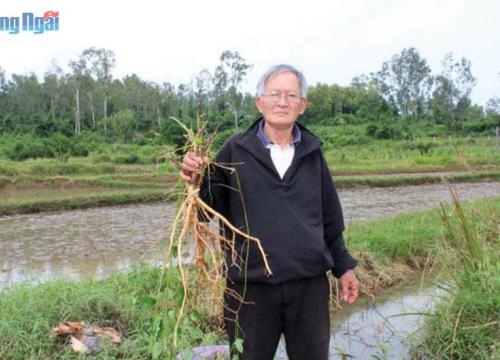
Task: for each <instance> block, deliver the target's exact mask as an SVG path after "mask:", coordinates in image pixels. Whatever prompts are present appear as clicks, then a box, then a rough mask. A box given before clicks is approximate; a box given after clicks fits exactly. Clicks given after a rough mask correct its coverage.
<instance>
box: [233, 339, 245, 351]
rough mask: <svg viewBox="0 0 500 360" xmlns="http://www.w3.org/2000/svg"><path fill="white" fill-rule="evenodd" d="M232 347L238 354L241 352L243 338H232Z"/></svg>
mask: <svg viewBox="0 0 500 360" xmlns="http://www.w3.org/2000/svg"><path fill="white" fill-rule="evenodd" d="M233 349H234V350H236V351H237V352H239V353H240V354H241V353H243V339H236V340H234V342H233Z"/></svg>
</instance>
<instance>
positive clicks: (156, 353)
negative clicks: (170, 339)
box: [151, 342, 162, 359]
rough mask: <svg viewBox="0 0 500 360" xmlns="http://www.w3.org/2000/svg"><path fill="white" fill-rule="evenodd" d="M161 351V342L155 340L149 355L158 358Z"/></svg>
mask: <svg viewBox="0 0 500 360" xmlns="http://www.w3.org/2000/svg"><path fill="white" fill-rule="evenodd" d="M161 353H162V347H161V343H160V342H156V343H155V344H154V345H153V350H152V351H151V356H152V357H153V359H159V358H160V355H161Z"/></svg>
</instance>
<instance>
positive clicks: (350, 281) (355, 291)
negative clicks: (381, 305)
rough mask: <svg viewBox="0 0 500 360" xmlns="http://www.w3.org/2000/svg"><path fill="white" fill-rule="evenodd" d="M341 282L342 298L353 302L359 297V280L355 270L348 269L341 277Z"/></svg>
mask: <svg viewBox="0 0 500 360" xmlns="http://www.w3.org/2000/svg"><path fill="white" fill-rule="evenodd" d="M340 282H341V284H342V292H341V297H342V300H344V301H345V302H347V303H349V304H353V303H354V302H355V301H356V300H357V299H358V297H359V281H358V279H357V278H356V274H355V273H354V270H347V271H346V272H345V273H344V274H343V275H342V276H341V277H340Z"/></svg>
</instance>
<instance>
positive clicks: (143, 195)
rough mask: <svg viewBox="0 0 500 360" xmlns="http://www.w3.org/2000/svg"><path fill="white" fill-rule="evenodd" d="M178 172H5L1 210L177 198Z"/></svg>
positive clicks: (383, 181) (360, 182) (466, 177)
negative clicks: (63, 173) (48, 174)
mask: <svg viewBox="0 0 500 360" xmlns="http://www.w3.org/2000/svg"><path fill="white" fill-rule="evenodd" d="M176 180H177V176H176V175H154V174H147V173H146V174H133V173H132V174H131V173H124V174H105V175H72V176H70V175H67V176H34V175H16V176H10V177H8V176H0V215H12V214H27V213H34V212H40V211H54V210H72V209H83V208H88V207H97V206H112V205H124V204H131V203H147V202H154V201H161V200H168V199H170V198H172V193H173V191H175V183H176ZM498 180H500V171H498V170H497V171H482V172H475V173H462V174H453V173H452V174H448V175H433V174H405V175H393V176H335V183H336V185H337V187H338V188H352V187H360V186H376V187H388V186H399V185H422V184H435V183H441V182H444V181H447V182H452V183H453V182H473V181H498Z"/></svg>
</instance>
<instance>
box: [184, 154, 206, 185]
mask: <svg viewBox="0 0 500 360" xmlns="http://www.w3.org/2000/svg"><path fill="white" fill-rule="evenodd" d="M203 164H208V158H207V157H205V158H202V157H201V156H196V155H195V154H194V153H193V152H188V153H186V155H184V158H183V159H182V164H181V173H180V175H181V178H182V179H183V180H184V181H186V182H189V183H191V182H194V179H195V177H196V175H200V174H201V168H202V166H203Z"/></svg>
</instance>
